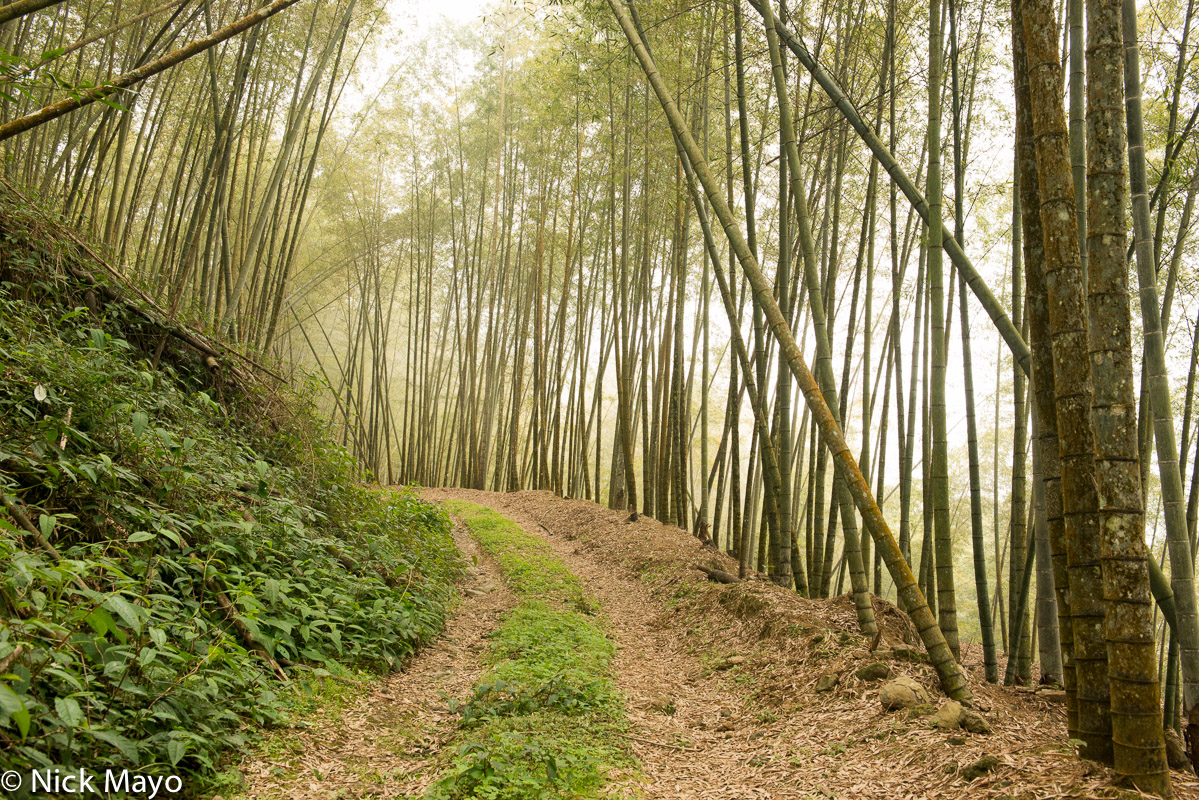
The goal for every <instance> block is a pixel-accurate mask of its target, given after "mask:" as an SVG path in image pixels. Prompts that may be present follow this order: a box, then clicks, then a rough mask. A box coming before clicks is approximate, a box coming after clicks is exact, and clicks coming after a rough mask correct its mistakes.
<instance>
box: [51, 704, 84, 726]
mask: <svg viewBox="0 0 1199 800" xmlns="http://www.w3.org/2000/svg"><path fill="white" fill-rule="evenodd" d="M54 710H55V711H57V712H58V716H59V717H60V718H61V719H62V721H63V722H64V723H66V725H67V727H69V728H78V727H79V726H80V725H82V724H83V719H84V718H83V709H82V708H80V707H79V703H78V701H76V700H75V698H73V697H56V698H54Z"/></svg>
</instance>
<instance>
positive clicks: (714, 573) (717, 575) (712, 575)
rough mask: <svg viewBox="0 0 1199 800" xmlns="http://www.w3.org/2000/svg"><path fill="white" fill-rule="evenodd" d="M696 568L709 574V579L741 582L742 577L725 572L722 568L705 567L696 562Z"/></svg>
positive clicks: (720, 581) (718, 581)
mask: <svg viewBox="0 0 1199 800" xmlns="http://www.w3.org/2000/svg"><path fill="white" fill-rule="evenodd" d="M695 568H696V569H697V570H699V571H700V572H702V573H704V574H705V575H707V576H708V580H710V581H715V582H716V583H741V579H740V578H738V577H737V576H736V575H733V574H732V573H729V572H725V571H724V570H722V569H714V568H712V567H705V566H703V565H702V564H696V565H695Z"/></svg>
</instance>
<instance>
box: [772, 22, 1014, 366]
mask: <svg viewBox="0 0 1199 800" xmlns="http://www.w3.org/2000/svg"><path fill="white" fill-rule="evenodd" d="M749 2H750V5H752V6H753V7H754V8H755V9H757V10H758V12H759V13H762V11H763V8H764V6H763V3H764V0H749ZM774 27H775V30H776V31H777V32H778V35H779V38H780V40H781V41H782V42H783V43H784V44H786V45H787V49H789V50H790V51H791V52H792V53H794V54H795V56H796V58H798V59H799V62H800V64H802V65H803V67H804V69H806V70H807V71H808V74H810V75H811V76H812V78H813V79H814V80H815V81H816V82H817V83H818V84H819V85H820V88H822V89H823V90H824V91H825V94H827V95H828V97H829V99H830V100H832V102H833V105H835V106H836V107H837V110H838V111H840V112H841V114H842V116H844V117H845V119H846V121H847V122H849V124H850V125H851V126H852V127H853V129H854V131H855V132H856V133H857V134H858V137H859V138H860V139H861V140H862V141H863V142H864V143H865V144H866V146H867V147H869V148H870V152H871V153H872V154H873V155H874V157H875V158H876V159H878V162H879V164H881V165H882V167H883V169H885V170H886V171H887V174H888V175H889V176H891V179H892V180H893V181H894V182H895V184H896V185H897V186H898V187H899V190H900V191H901V192H903V194H904V197H906V198H907V199H908V202H909V203H911V204H912V206H913V207H914V208H915V209H916V212H917V213H918V214H919V215H920V216H921V218H922V219H924V221H925V222H926V223H928V222H929V221H930V220H931V219H933V217H932V215H931V213H930V211H929V205H928V201H927V200H925V198H924V196H923V195H922V194H921V193H920V190H919V189H918V188H917V187H916V184H915V183H913V182H912V179H911V178H909V177H908V175H907V173H905V172H904V170H903V167H902V166H900V165H899V162H898V161H896V160H895V156H893V155H892V154H891V151H890V150H888V149H887V147H886V145H884V144H883V142H882V140H881V139H879V137H878V134H876V133H875V132H874V130H873V128H871V127H870V125H869V124H867V123H866V121H865V120H863V119H862V117H861V115H860V114H859V113H858V111H857V109H856V108H854V105H853V103H852V102H851V101H850V100H849V98H848V97H847V96H846V94H845V92H844V91H842V89H841V87H840V85H839V84H838V83H837V81H836V79H834V78H833V77H832V76H831V75H829V74H828V73H827V72H825V70H824V67H822V66H821V65H820V63H819V62H818V61H816V59H815V58H814V57H813V56H812V54H811V53H810V52H809V51H808V49H807V47H805V46H804V44H803V42H802V41H800V39H799V37H798V36H796V35H795V34H794V33H792V32H791V31H790V30H789V29H788V28H787V26H786V25H784V24H783V23H782V22H781V21H780V20H777V19H776V20H775V21H774ZM938 222H939V223H940V226H941V235H942V239H943V241H942V246H943V247H944V250H945V254H946V255H948V256H949V258H950V260H951V261H952V262H953V264H954V265H955V266H956V267H957V268H958V271H959V272H961V273H962V275H963V276H965V278H966V283H967V284H968V285H969V286H970V289H971V291H972V292H974V296H975V297H976V298H977V299H978V301H979V303H980V304H981V305H982V307H983V309H985V310H986V312H987V314H988V316H990V318H991V321H992V322H993V323H994V324H995V327H996V329H998V331H999V334H1000V336H1002V337H1003V340H1004V342H1006V343H1007V346H1008V348H1009V349H1010V350H1011V351H1012V355H1013V356H1014V357H1015V359H1016V362H1017V363H1018V364H1019V365H1020V368H1021V369H1023V370H1024V372H1025V374H1028V371H1029V350H1028V344H1027V343H1026V342H1025V341H1024V338H1023V337H1022V336H1021V335H1020V331H1019V330H1018V329H1017V328H1016V326H1015V325H1013V324H1012V321H1011V319H1010V318H1009V317H1008V315H1007V312H1005V311H1004V310H1003V306H1002V305H1001V304H1000V302H999V300H997V299H996V297H995V295H994V294H992V293H991V290H990V288H988V287H987V284H986V282H985V281H984V280H983V278H982V276H981V275H979V273H978V270H977V269H975V267H974V264H973V263H972V262H971V261H970V257H969V256H967V255H966V251H965V250H963V249H962V247H961V245H960V244H958V241H957V240H956V239H955V238H954V237H953V235H952V234H951V233H950V231H949V229H948V228H947V227H946V226H945V223H944V221H943V220H938Z"/></svg>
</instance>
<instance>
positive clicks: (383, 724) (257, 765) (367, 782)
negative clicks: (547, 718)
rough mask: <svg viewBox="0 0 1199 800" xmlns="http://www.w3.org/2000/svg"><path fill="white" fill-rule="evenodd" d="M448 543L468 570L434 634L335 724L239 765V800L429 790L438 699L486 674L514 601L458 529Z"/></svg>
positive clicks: (442, 702)
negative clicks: (491, 639)
mask: <svg viewBox="0 0 1199 800" xmlns="http://www.w3.org/2000/svg"><path fill="white" fill-rule="evenodd" d="M454 539H455V543H456V544H457V546H458V548H459V550H460V551H461V552H462V553H463V554H464V555H465V556H466V557H467V559H472V557H473V560H474V562H475V565H474V566H473V567H471V568H469V570H468V573H467V575H466V577H465V579H464V580H463V582H462V585H461V591H462V597H461V599H460V601H459V602H458V603H457V605H456V607H455V608H454V610H453V611H452V612H451V615H450V617H449V618H448V619H447V620H446V626H445V630H444V631H443V633H442V634H441V636H439V637H438V638H437V639H436V640H435V641H433V642H431V643H430V644H429V645H428V646H427V647H425V648H424V649H423V650H421V651H420V652H419V653H417V654H416V655H415V656H414V657H413V658H412V659H411V660H410V661H409V662H408V663H407V664H406V665H405V666H404V668H403V669H402V670H401V671H399V672H396V673H393V674H392V675H389V676H387V677H385V678H383V679H381V680H380V681H379V682H378V683H377V684H375V685H374V686H373V688H372V689H371V690H370V692H369V693H368V694H366V695H365V696H363V697H362V698H361V699H359V700H357V701H356V702H354V703H353V705H351V706H349V707H347V708H345V709H343V710H342V711H341V713H340V714H338V715H337V717H336V719H333V720H329V721H319V722H317V723H314V724H313V726H312V727H310V728H301V729H299V731H298V732H295V731H292V732H288V733H286V734H283V735H281V736H279V737H271V738H269V739H268V741H267V745H266V746H265V747H263V748H260V749H259V752H257V753H256V754H255V755H253V756H251V757H250V758H249V759H248V760H247V761H245V762H243V763H242V765H241V766H240V770H241V772H242V775H243V777H244V779H245V782H246V786H245V788H244V790H243V791H242V793H241V794H240V795H239V796H240V797H244V798H246V800H260V799H261V800H268V799H269V800H274V799H275V798H291V799H292V800H323V799H324V798H334V797H336V798H339V799H340V798H366V797H387V798H395V797H420V796H421V795H422V794H423V793H424V792H425V790H426V789H427V788H428V787H429V786H430V785H431V784H432V783H433V781H434V778H435V777H436V774H435V767H434V762H435V760H436V759H437V756H438V754H439V753H440V752H441V751H442V749H443V748H444V747H445V746H446V745H447V744H449V743H450V742H451V741H452V740H453V738H454V736H455V734H456V733H457V731H458V725H457V719H458V718H457V716H456V715H454V714H451V713H450V711H449V708H448V705H447V703H446V698H462V697H466V696H467V695H468V694H469V693H470V689H471V686H472V685H473V684H474V683H475V682H476V681H477V680H478V678H479V677H480V675H481V674H482V673H483V671H484V669H485V666H484V664H483V661H482V655H483V653H484V651H485V650H486V647H487V642H486V636H487V635H488V634H489V633H490V632H491V631H493V630H495V629H496V627H498V624H499V622H500V618H501V617H502V616H503V615H504V614H505V613H506V612H507V611H508V610H510V609H511V608H512V607H513V606H514V605H515V602H516V601H515V598H514V597H513V595H512V593H511V592H510V591H509V590H508V589H507V588H506V587H505V586H504V584H503V581H502V580H501V579H500V572H499V569H498V567H497V566H496V565H495V564H494V563H493V562H492V561H491V560H490V559H489V558H487V557H486V556H485V555H484V554H483V553H482V552H481V551H480V550H479V547H478V544H477V543H476V542H475V540H474V539H473V538H471V536H470V535H469V534H468V533H466V532H465V531H464V530H462V529H461V528H459V527H457V526H456V527H455V530H454ZM214 800H215V798H214Z"/></svg>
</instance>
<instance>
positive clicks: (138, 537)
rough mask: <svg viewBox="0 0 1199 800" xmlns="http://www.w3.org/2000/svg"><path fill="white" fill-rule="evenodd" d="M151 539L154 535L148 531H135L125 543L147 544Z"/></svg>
mask: <svg viewBox="0 0 1199 800" xmlns="http://www.w3.org/2000/svg"><path fill="white" fill-rule="evenodd" d="M153 538H155V537H154V534H152V533H150V532H149V531H136V532H134V533H132V534H130V535H129V538H128V539H126V540H125V541H127V542H129V544H137V543H138V542H148V541H150V540H151V539H153Z"/></svg>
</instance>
